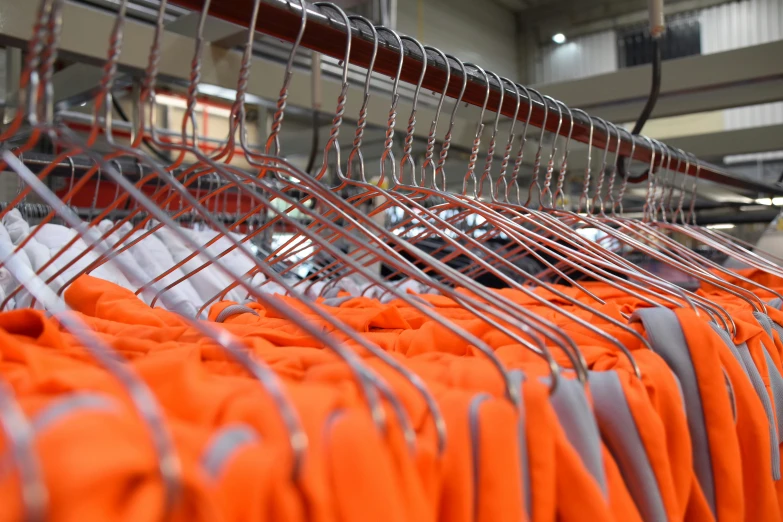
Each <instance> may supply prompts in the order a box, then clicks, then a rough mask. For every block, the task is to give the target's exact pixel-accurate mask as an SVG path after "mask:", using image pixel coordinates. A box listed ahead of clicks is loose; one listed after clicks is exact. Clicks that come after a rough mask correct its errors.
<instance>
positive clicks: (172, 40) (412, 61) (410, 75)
mask: <svg viewBox="0 0 783 522" xmlns="http://www.w3.org/2000/svg"><path fill="white" fill-rule="evenodd" d="M171 3H173V4H176V5H177V6H181V7H184V8H187V9H191V10H200V9H201V7H202V4H201V2H200V1H199V0H173V1H172V2H171ZM34 4H35V3H34V2H22V3H19V2H15V1H14V0H0V12H2V13H3V16H4V18H5V23H4V24H3V26H2V28H0V44H6V45H11V46H20V45H22V44H23V42H25V41H26V39H27V38H28V37H29V32H30V27H32V23H33V21H34V16H35V5H34ZM251 5H252V0H233V1H231V2H214V3H213V4H212V6H211V8H210V11H209V12H210V15H212V16H214V17H217V18H220V19H222V20H225V21H227V22H231V23H233V24H237V25H240V26H241V25H246V24H247V21H246V20H247V17H248V15H249V13H250V8H251ZM307 9H308V19H307V28H306V30H305V33H304V36H303V40H302V46H303V47H306V48H309V49H312V50H314V51H317V52H320V53H323V54H324V55H328V56H331V57H333V58H335V59H338V60H339V59H341V58H342V54H343V52H344V42H345V26H344V25H343V23H342V21H341V20H339V19H336V18H335V16H334V13H332V12H330V11H328V10H324V9H320V8H318V7H316V6H313V5H310V4H308V7H307ZM110 16H112V15H111V14H110V13H107V12H105V11H101V10H99V9H94V8H89V7H86V6H84V5H80V4H76V3H67V4H66V5H65V8H64V11H63V19H64V23H63V29H64V31H63V38H62V41H61V54H62V55H63V56H66V57H67V56H71V57H75V58H77V59H78V60H79V61H82V62H86V63H88V64H95V65H97V64H100V63H102V61H103V60H104V59H105V57H104V56H102V53H103V52H102V51H101V48H102V47H101V46H95V45H91V43H90V42H94V41H95V39H100V40H101V42H105V41H106V39H107V38H108V36H109V31H110V24H109V23H106V20H107V19H108V17H110ZM186 16H187V15H186ZM300 16H301V15H300V12H299V7H298V2H291V1H287V0H263V2H262V5H261V10H260V14H259V16H258V23H257V26H256V29H257V30H258V31H260V32H262V33H264V34H267V35H270V36H272V37H274V38H279V39H282V40H286V41H289V42H290V41H292V40H293V39H294V38H295V36H296V34H297V31H298V29H299V24H300ZM84 24H88V25H89V27H90V28H91V29H90V31H89V32H87V33H85V31H83V30H71V31H69V28H70V29H79V28H83V27H84ZM351 30H352V35H353V39H352V51H351V57H350V61H351V63H353V64H355V65H357V66H359V67H364V68H366V67H367V65H368V63H369V57H370V50H371V48H372V41H371V39H370V37H369V34H368V33H367V32H363V31H361V30H360V29H358V28H356V27H352V28H351ZM229 32H230V31H229ZM151 36H152V27H151V26H149V25H146V24H144V23H142V22H138V21H133V20H128V23H127V25H126V28H125V37H126V44H127V45H126V46H125V47H124V48H123V53H122V56H121V58H120V64H121V66H122V67H123V68H125V69H126V70H128V71H129V72H134V71H141V70H143V68H144V65H145V63H146V54H145V53H146V52H147V45H145V44H148V43H149V42H150V41H151ZM379 37H380V38H381V42H380V46H379V50H378V54H377V58H376V62H375V67H374V71H375V72H376V73H380V74H381V75H392V74H394V73H395V66H396V63H397V62H396V60H398V59H399V50H397V49H396V48H395V44H394V43H392V42H391V39H390V37H388V36H386V35H385V34H380V35H379ZM230 39H231V38H229V40H230ZM191 42H192V39H191V38H190V37H188V36H184V35H182V34H177V33H176V32H169V31H167V34H166V38H165V40H164V53H163V57H162V62H161V65H160V68H161V75H162V76H164V77H167V78H169V79H170V80H173V81H175V82H176V81H184V80H186V79H187V78H188V75H189V63H188V62H189V61H188V60H182V59H181V58H182V56H181V52H182V50H183V49H187V48H189V44H190V45H192V43H191ZM219 43H220V42H215V44H214V46H213V49H212V52H210V53H205V59H204V64H203V65H204V67H203V69H202V74H203V76H202V81H203V82H204V83H206V84H214V85H221V86H224V87H230V85H225V78H226V76H227V73H228V71H231V72H232V74H230V75H228V76H230V77H231V78H232V79H233V80H234V81H235V78H236V75H235V74H233V72H234V71H235V70H236V69H237V67H238V61H239V56H238V53H236V52H235V51H233V50H232V49H227V48H225V47H222V46H221V45H219ZM177 50H179V52H177ZM404 51H405V55H406V59H405V61H404V66H403V70H402V75H401V79H402V80H403V81H404V82H407V83H416V81H417V80H418V75H419V74H420V72H421V63H422V60H421V56H420V55H419V51H418V49H417V48H416V47H415V46H414V45H412V44H410V43H409V42H407V43H406V47H405V50H404ZM701 58H703V57H701ZM446 67H451V69H452V75H451V81H450V83H449V85H448V88H447V89H446V94H447V96H449V97H451V98H456V96H457V93H458V92H459V88H460V86H461V81H462V80H461V76H460V74H461V72H460V70H459V69H458V68H457V64H456V63H448V64H446V63H443V61H442V60H441V59H440V58H439V57H438V56H437V55H435V54H433V53H428V55H427V70H426V73H425V76H424V82H423V89H424V90H426V91H427V92H435V93H439V92H440V91H441V90H442V88H443V84H444V81H445V71H446V69H445V68H446ZM272 69H274V70H272ZM277 69H281V70H282V65H279V64H276V63H274V62H265V63H264V66H263V68H262V69H261V70H259V68H254V69H253V72H252V73H251V78H250V79H249V91H250V92H251V93H255V94H258V93H274V95H276V93H277V89H278V88H279V86H278V84H277V78H278V75H277V74H275V73H276V72H277ZM224 73H225V74H224ZM468 74H469V79H468V84H467V89H466V91H465V94H464V96H463V101H464V102H466V103H468V104H470V105H474V106H480V105H481V103H482V102H483V97H484V93H485V91H486V84H485V83H484V80H483V79H482V78H480V77H479V76H478V75H477V74H475V73H470V72H468ZM55 81H57V78H55ZM305 84H306V85H305ZM490 84H491V93H490V97H489V102H488V105H487V108H488V109H490V110H493V111H496V110H498V109H500V110H501V111H502V113H503V114H504V115H506V116H509V117H510V116H513V114H514V109H515V95H514V93H512V92H511V91H510V90H507V92H506V96H505V98H504V103H503V106H502V107H500V108H498V101H499V98H500V96H499V92H500V89H501V88H505V87H504V86H501V85H498V84H497V83H496V82H495V81H494V80H492V79H490ZM309 90H310V86H309V82H304V81H300V82H297V81H296V80H295V81H294V82H293V83H292V86H291V90H290V93H289V100H288V101H289V105H291V106H297V105H298V106H308V105H309V101H310V93H309ZM323 90H324V93H323V94H324V99H330V98H331V95H332V94H334V98H335V99H336V97H337V94H339V85H338V84H336V83H334V82H327V81H325V82H323ZM352 90H357V91H358V90H359V89H358V88H356V87H353V88H352ZM74 91H75V92H78V89H74ZM351 92H352V91H351ZM381 98H382V97H380V96H379V97H375V98H374V99H372V100H371V101H370V107H369V114H370V117H369V118H368V123H369V124H373V123H376V124H381V125H383V124H384V123H385V121H383V122H382V121H377V122H376V121H373V118H374V117H377V116H373V114H376V115H377V114H381V115H383V119H384V120H385V114H386V112H387V110H388V107H387V106H386V102H385V101H384V100H382V99H381ZM348 99H349V103H348V106H347V108H346V113H347V114H351V113H352V112H351V109H352V103H357V104H358V103H359V101H360V99H361V95H358V94H357V95H355V96H352V95H351V94H349V96H348ZM259 100H260V98H259ZM261 101H262V100H260V101H259V103H261ZM521 102H522V109H521V110H520V111H519V117H520V118H524V117H526V115H527V107H528V104H532V106H533V107H532V114H531V121H530V122H531V124H533V125H535V126H539V127H540V126H541V125H542V124H543V123H544V106H543V105H542V104H541V103H540V102H538V101H536V100H529V99H527V98H525V96H524V94H522V100H521ZM400 110H401V111H402V110H404V109H403V108H402V107H401V108H400ZM354 112H356V111H354ZM552 112H553V111H551V110H550V117H549V118H547V121H546V122H545V124H546V128H547V130H549V131H550V132H555V131H556V130H557V127H558V120H559V118H557V117H554V116H552ZM474 113H478V111H477V110H476V109H475V108H471V110H469V111H468V110H466V111H465V112H463V115H462V117H461V118H460V120H459V121H458V122H457V125H456V127H455V130H454V133H453V135H454V145H456V146H460V144H462V145H465V144H467V143H468V142H469V141H472V136H470V135H471V134H472V132H473V130H474V129H475V120H471V119H470V115H473V114H474ZM432 115H434V110H432V108H430V107H426V106H421V105H420V108H419V113H418V119H420V120H422V121H426V120H428V119H430V118H431V116H432ZM573 118H574V126H573V138H574V139H575V140H578V141H581V142H585V143H586V142H587V141H588V140H589V135H590V127H591V125H590V121H589V120H588V118H586V117H583V116H582V115H580V114H578V113H575V114H573ZM425 127H426V126H419V127H418V128H417V130H416V133H417V134H420V135H422V137H423V133H425V132H426V128H425ZM569 127H570V120H569V116H568V114H567V113H566V114H564V116H563V124H562V130H563V131H565V130H566V129H568V128H569ZM592 132H593V146H594V147H598V148H601V147H603V146H605V144H606V138H607V137H606V132H605V131H604V129H603V128H602V127H601V126H600V125H593V129H592ZM612 139H613V140H614V136H613V138H612ZM468 140H469V141H468ZM612 149H614V145H613V146H612ZM632 149H633V151H634V155H633V156H634V159H635V160H637V161H640V162H643V163H649V161H650V158H651V149H650V146H649V144H648V142H647V141H646V140H643V139H640V138H637V139H635V148H634V147H632V144H631V141H630V139H629V138H628V135H627V134H623V135H622V139H621V144H620V152H621V154H623V155H625V156H628V155H630V153H631V151H632ZM660 161H661V159H660V155H657V156H656V163H660ZM672 166H673V167H674V168H676V169H677V170H678V171H679V172H681V173H686V172H684V171H685V169H686V163H685V162H676V161H675V162H672ZM697 170H699V177H700V178H701V179H703V180H708V181H713V182H716V183H719V184H721V185H725V186H727V187H732V188H735V189H743V190H752V191H758V192H761V193H763V194H768V195H783V185H781V184H777V183H766V182H763V181H761V180H756V179H750V178H747V177H743V176H740V175H737V174H733V173H731V172H728V171H726V170H724V169H721V168H720V167H717V166H715V165H712V164H709V163H705V162H700V166H699V167H698V168H697V166H696V164H695V162H693V161H691V162H690V166H689V168H688V172H687V173H686V174H689V175H694V174H695V173H696V172H697Z"/></svg>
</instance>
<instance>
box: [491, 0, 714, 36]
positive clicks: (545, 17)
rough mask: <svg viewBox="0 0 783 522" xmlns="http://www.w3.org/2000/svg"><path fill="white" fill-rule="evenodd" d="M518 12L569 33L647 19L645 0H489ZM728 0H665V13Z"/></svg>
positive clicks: (546, 29)
mask: <svg viewBox="0 0 783 522" xmlns="http://www.w3.org/2000/svg"><path fill="white" fill-rule="evenodd" d="M492 1H493V2H495V3H496V4H498V5H501V6H503V7H505V8H506V9H509V10H511V11H514V12H515V13H518V14H519V17H520V22H521V23H523V24H525V23H527V24H530V25H534V26H536V27H538V28H539V29H540V32H541V33H542V34H546V35H548V34H550V32H551V30H550V26H551V27H555V26H556V27H558V28H560V30H561V31H563V32H565V31H566V30H567V31H568V33H569V34H570V35H572V36H573V35H577V34H586V33H590V32H597V31H603V30H606V29H611V28H614V27H618V26H626V25H631V24H635V23H640V22H645V21H646V20H647V12H648V11H647V9H648V8H647V1H648V0H492ZM727 1H729V0H666V1H665V13H666V14H667V15H673V14H677V13H682V12H686V11H694V10H698V9H704V8H707V7H711V6H714V5H718V4H721V3H726V2H727Z"/></svg>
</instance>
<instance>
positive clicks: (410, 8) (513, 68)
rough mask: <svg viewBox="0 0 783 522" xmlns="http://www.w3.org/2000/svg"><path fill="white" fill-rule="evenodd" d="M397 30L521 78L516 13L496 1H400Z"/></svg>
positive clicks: (508, 75)
mask: <svg viewBox="0 0 783 522" xmlns="http://www.w3.org/2000/svg"><path fill="white" fill-rule="evenodd" d="M419 17H421V20H419ZM397 30H398V31H399V32H401V33H402V34H407V35H410V36H413V37H414V38H419V39H420V40H421V41H422V42H423V43H425V44H428V45H432V46H434V47H437V48H438V49H440V50H442V51H443V52H446V53H450V54H453V55H454V56H456V57H458V58H460V59H461V60H464V61H467V62H473V63H475V64H477V65H480V66H482V67H486V68H488V69H489V70H491V71H493V72H496V73H497V74H500V75H501V76H506V77H508V78H512V79H516V78H517V59H516V56H517V55H516V53H517V45H516V22H515V17H514V13H512V12H511V11H509V10H507V9H504V8H503V7H500V6H499V5H497V4H496V3H495V2H489V1H483V2H475V1H473V0H397ZM419 33H421V34H419Z"/></svg>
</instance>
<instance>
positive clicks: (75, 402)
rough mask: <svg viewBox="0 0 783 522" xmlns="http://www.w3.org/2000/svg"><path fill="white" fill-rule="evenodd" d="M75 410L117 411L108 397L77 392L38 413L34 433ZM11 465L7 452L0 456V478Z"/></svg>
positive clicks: (114, 403) (34, 421)
mask: <svg viewBox="0 0 783 522" xmlns="http://www.w3.org/2000/svg"><path fill="white" fill-rule="evenodd" d="M76 410H86V411H107V412H114V411H117V410H118V405H117V403H116V402H115V400H114V399H112V398H110V397H105V396H103V395H99V394H97V393H89V392H77V393H73V394H70V395H67V396H65V397H61V398H58V399H56V400H55V401H54V402H53V403H52V404H49V405H48V406H46V407H45V408H44V409H42V410H41V411H39V412H38V413H37V414H36V415H35V417H34V418H33V419H32V421H31V425H32V427H33V430H34V431H35V433H36V434H39V433H40V432H42V431H43V430H45V429H46V428H48V427H50V426H51V425H52V424H54V423H55V422H57V421H58V420H59V419H61V418H63V417H65V416H67V415H70V414H71V413H73V412H74V411H76ZM12 463H13V459H12V457H11V454H10V452H9V451H4V452H3V453H2V454H0V477H2V476H3V475H5V474H6V473H9V472H10V471H11V470H12Z"/></svg>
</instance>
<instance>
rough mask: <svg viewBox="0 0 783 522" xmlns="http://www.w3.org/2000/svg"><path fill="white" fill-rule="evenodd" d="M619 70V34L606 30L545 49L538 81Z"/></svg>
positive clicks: (550, 80) (536, 79)
mask: <svg viewBox="0 0 783 522" xmlns="http://www.w3.org/2000/svg"><path fill="white" fill-rule="evenodd" d="M615 70H617V35H616V34H615V32H614V31H603V32H600V33H594V34H590V35H586V36H582V37H579V38H575V39H573V40H571V41H568V42H566V43H564V44H562V45H556V44H551V45H548V46H546V47H545V48H543V49H542V50H541V57H540V62H539V64H538V67H537V74H536V78H535V82H534V83H549V82H560V81H566V80H574V79H576V78H584V77H586V76H593V75H596V74H604V73H608V72H612V71H615Z"/></svg>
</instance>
